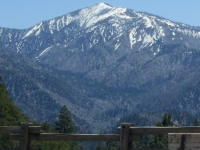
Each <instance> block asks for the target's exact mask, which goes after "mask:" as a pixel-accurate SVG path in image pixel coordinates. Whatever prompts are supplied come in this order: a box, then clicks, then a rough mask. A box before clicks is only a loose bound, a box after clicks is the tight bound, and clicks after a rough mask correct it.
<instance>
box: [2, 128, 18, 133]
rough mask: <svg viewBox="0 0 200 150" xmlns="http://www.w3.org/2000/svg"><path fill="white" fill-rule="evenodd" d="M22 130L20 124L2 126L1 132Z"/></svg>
mask: <svg viewBox="0 0 200 150" xmlns="http://www.w3.org/2000/svg"><path fill="white" fill-rule="evenodd" d="M19 132H20V127H19V126H13V127H9V126H4V127H0V133H19Z"/></svg>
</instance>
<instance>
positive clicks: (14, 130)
mask: <svg viewBox="0 0 200 150" xmlns="http://www.w3.org/2000/svg"><path fill="white" fill-rule="evenodd" d="M40 130H41V126H29V127H28V131H29V133H40ZM19 132H20V127H19V126H12V127H9V126H4V127H0V134H1V133H8V134H9V133H19Z"/></svg>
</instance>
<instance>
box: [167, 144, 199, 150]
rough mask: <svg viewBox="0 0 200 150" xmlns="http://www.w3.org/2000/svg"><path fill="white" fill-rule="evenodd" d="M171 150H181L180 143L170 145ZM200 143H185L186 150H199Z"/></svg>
mask: <svg viewBox="0 0 200 150" xmlns="http://www.w3.org/2000/svg"><path fill="white" fill-rule="evenodd" d="M168 149H169V150H180V143H169V144H168ZM199 149H200V143H184V150H199Z"/></svg>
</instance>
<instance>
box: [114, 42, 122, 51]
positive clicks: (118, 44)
mask: <svg viewBox="0 0 200 150" xmlns="http://www.w3.org/2000/svg"><path fill="white" fill-rule="evenodd" d="M120 45H121V43H116V44H115V51H116V50H117V49H118V48H119V46H120Z"/></svg>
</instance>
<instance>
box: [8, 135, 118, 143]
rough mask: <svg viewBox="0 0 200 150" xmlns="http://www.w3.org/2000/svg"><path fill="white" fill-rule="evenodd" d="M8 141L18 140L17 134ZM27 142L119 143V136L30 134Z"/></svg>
mask: <svg viewBox="0 0 200 150" xmlns="http://www.w3.org/2000/svg"><path fill="white" fill-rule="evenodd" d="M10 140H13V141H15V140H19V134H11V135H10ZM29 140H39V141H119V140H120V137H119V134H61V133H41V134H38V135H37V134H30V135H29Z"/></svg>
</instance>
